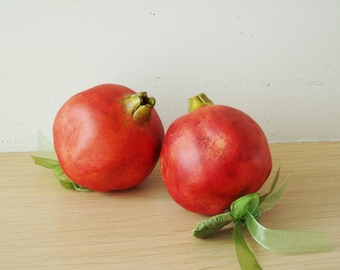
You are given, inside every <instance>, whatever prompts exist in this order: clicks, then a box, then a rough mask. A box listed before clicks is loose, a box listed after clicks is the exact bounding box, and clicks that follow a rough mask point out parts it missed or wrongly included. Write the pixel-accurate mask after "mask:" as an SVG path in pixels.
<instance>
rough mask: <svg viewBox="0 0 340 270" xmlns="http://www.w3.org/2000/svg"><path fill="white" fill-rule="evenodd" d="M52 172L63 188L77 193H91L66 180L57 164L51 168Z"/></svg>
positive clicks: (68, 179)
mask: <svg viewBox="0 0 340 270" xmlns="http://www.w3.org/2000/svg"><path fill="white" fill-rule="evenodd" d="M53 172H54V175H55V176H56V178H57V179H58V180H59V182H60V184H61V185H62V186H63V187H64V188H66V189H70V190H77V191H91V190H89V189H87V188H84V187H82V186H80V185H78V184H76V183H74V182H73V181H72V180H71V179H70V178H68V177H67V176H66V174H65V173H64V171H63V169H62V168H61V167H60V165H59V164H58V165H56V166H54V167H53Z"/></svg>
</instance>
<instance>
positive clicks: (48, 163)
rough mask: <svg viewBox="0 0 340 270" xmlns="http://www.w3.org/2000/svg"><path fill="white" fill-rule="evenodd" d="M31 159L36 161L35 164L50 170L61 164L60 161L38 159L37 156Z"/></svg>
mask: <svg viewBox="0 0 340 270" xmlns="http://www.w3.org/2000/svg"><path fill="white" fill-rule="evenodd" d="M31 157H32V159H33V160H34V163H35V164H37V165H40V166H42V167H45V168H48V169H53V167H54V166H56V165H58V164H59V162H58V160H54V159H49V158H43V157H37V156H31Z"/></svg>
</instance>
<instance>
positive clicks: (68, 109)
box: [53, 84, 164, 191]
mask: <svg viewBox="0 0 340 270" xmlns="http://www.w3.org/2000/svg"><path fill="white" fill-rule="evenodd" d="M154 105H155V99H154V98H150V97H148V96H147V94H146V92H141V93H136V92H135V91H133V90H131V89H129V88H127V87H124V86H121V85H115V84H103V85H98V86H95V87H93V88H91V89H88V90H85V91H82V92H80V93H78V94H76V95H74V96H72V97H71V98H70V99H69V100H67V101H66V103H65V104H64V105H63V106H62V107H61V108H60V110H59V111H58V113H57V115H56V117H55V120H54V124H53V138H54V147H55V151H56V153H57V157H58V160H59V162H60V166H61V168H62V169H63V170H64V173H65V174H66V175H67V176H68V177H69V178H70V179H72V180H73V181H74V182H75V183H77V184H79V185H81V186H83V187H86V188H88V189H91V190H94V191H112V190H122V189H128V188H131V187H134V186H136V185H137V184H139V183H140V182H142V181H143V180H145V179H146V178H147V177H148V175H149V174H150V173H151V171H152V170H153V168H154V166H155V164H156V162H157V160H158V158H159V153H160V149H161V145H162V140H163V136H164V129H163V125H162V122H161V120H160V118H159V116H158V114H157V112H156V111H155V109H154V108H153V107H154Z"/></svg>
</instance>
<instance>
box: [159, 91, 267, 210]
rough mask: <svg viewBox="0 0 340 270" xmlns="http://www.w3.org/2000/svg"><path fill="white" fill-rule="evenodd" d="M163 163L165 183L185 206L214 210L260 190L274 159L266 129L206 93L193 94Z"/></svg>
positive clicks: (173, 128) (169, 135) (166, 144)
mask: <svg viewBox="0 0 340 270" xmlns="http://www.w3.org/2000/svg"><path fill="white" fill-rule="evenodd" d="M160 165H161V173H162V176H163V180H164V183H165V186H166V188H167V190H168V192H169V194H170V195H171V197H172V198H173V199H174V200H175V201H176V202H177V203H178V204H179V205H181V206H182V207H184V208H186V209H187V210H190V211H193V212H196V213H200V214H208V215H214V214H219V213H222V212H224V211H225V210H226V209H228V208H229V206H230V204H231V202H233V201H234V200H236V199H237V198H239V197H241V196H243V195H245V194H249V193H253V192H256V191H258V190H259V189H260V187H261V186H262V185H263V183H264V182H265V180H266V179H267V178H268V176H269V174H270V171H271V168H272V159H271V154H270V150H269V146H268V142H267V139H266V137H265V134H264V133H263V131H262V129H261V128H260V126H259V125H258V124H257V123H256V122H255V121H254V120H253V119H252V118H251V117H249V116H248V115H247V114H245V113H244V112H242V111H240V110H238V109H235V108H232V107H228V106H224V105H214V104H213V103H212V102H211V101H210V100H209V98H208V97H207V96H206V95H204V94H200V95H198V96H195V97H194V98H192V99H189V113H188V114H186V115H184V116H182V117H180V118H178V119H177V120H175V121H174V122H173V123H172V124H171V125H170V126H169V129H168V130H167V132H166V134H165V137H164V141H163V146H162V150H161V156H160Z"/></svg>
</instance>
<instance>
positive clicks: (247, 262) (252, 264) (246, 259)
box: [233, 222, 262, 270]
mask: <svg viewBox="0 0 340 270" xmlns="http://www.w3.org/2000/svg"><path fill="white" fill-rule="evenodd" d="M242 227H243V224H242V222H236V224H235V227H234V230H233V239H234V243H235V249H236V254H237V259H238V262H239V264H240V266H241V269H242V270H250V269H251V270H261V269H262V268H261V266H260V265H259V263H258V262H257V259H256V257H255V255H254V254H253V252H252V251H251V250H250V249H249V247H248V245H247V243H246V241H245V240H244V238H243V235H242Z"/></svg>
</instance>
